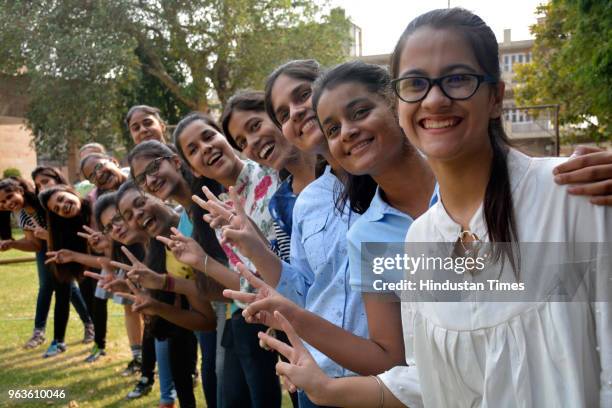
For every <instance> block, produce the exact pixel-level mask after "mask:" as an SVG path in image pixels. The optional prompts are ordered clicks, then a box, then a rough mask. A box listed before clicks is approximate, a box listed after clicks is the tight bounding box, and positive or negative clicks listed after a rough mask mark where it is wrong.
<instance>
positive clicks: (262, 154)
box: [259, 142, 274, 160]
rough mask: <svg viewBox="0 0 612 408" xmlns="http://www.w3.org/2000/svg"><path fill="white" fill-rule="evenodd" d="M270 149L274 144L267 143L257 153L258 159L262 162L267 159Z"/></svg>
mask: <svg viewBox="0 0 612 408" xmlns="http://www.w3.org/2000/svg"><path fill="white" fill-rule="evenodd" d="M272 149H274V142H270V143H268V144H267V145H265V146H264V147H263V148H262V149H261V150H260V151H259V158H260V159H262V160H264V159H267V158H268V156H269V155H270V153H271V152H272Z"/></svg>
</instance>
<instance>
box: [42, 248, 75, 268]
mask: <svg viewBox="0 0 612 408" xmlns="http://www.w3.org/2000/svg"><path fill="white" fill-rule="evenodd" d="M45 255H46V256H48V257H49V258H48V259H47V260H46V261H45V265H48V264H50V263H51V262H55V263H56V264H65V263H69V262H74V251H71V250H70V249H58V250H57V251H48V252H47V253H46V254H45Z"/></svg>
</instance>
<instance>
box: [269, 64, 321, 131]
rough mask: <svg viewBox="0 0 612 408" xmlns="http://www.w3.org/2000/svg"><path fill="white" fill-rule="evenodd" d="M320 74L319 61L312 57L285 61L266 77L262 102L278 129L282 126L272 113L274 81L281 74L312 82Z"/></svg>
mask: <svg viewBox="0 0 612 408" xmlns="http://www.w3.org/2000/svg"><path fill="white" fill-rule="evenodd" d="M320 74H321V66H320V65H319V63H318V62H317V61H315V60H313V59H307V60H293V61H289V62H286V63H285V64H283V65H281V66H280V67H278V68H276V69H275V70H274V71H272V73H271V74H270V75H269V76H268V78H266V87H265V88H264V94H265V95H264V102H265V105H266V112H268V116H270V118H271V119H272V121H273V122H274V124H275V125H276V126H278V128H279V129H280V128H281V127H282V126H281V124H280V122H279V121H278V120H277V119H276V114H275V113H274V107H273V106H272V88H273V87H274V83H275V82H276V80H277V79H278V77H280V76H281V75H286V76H288V77H289V78H293V79H297V80H302V81H308V82H314V81H315V80H316V79H317V78H318V77H319V75H320Z"/></svg>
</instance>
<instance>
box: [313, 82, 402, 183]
mask: <svg viewBox="0 0 612 408" xmlns="http://www.w3.org/2000/svg"><path fill="white" fill-rule="evenodd" d="M317 113H318V116H319V120H320V122H321V125H322V128H323V132H324V134H325V137H326V138H327V144H328V145H329V150H330V152H331V154H332V156H334V158H335V159H336V160H337V161H338V162H339V163H340V165H341V166H342V167H343V168H344V169H345V170H346V171H348V172H349V173H351V174H355V175H362V174H370V175H376V174H378V172H379V169H380V168H381V167H383V166H388V165H390V164H391V165H393V163H394V159H395V158H396V157H401V152H402V147H403V145H404V144H405V143H406V141H405V137H404V135H403V133H402V131H401V129H400V127H399V125H398V123H397V119H396V118H395V116H394V114H393V111H392V107H391V105H390V102H389V101H388V100H387V99H385V98H384V97H383V96H381V95H378V94H376V93H373V92H370V91H368V89H367V88H366V87H365V86H364V85H363V84H360V83H355V82H346V83H342V84H340V85H337V86H336V87H334V88H332V89H326V90H325V91H323V93H322V95H321V97H320V99H319V104H318V107H317Z"/></svg>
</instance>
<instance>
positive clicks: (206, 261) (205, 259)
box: [203, 254, 208, 275]
mask: <svg viewBox="0 0 612 408" xmlns="http://www.w3.org/2000/svg"><path fill="white" fill-rule="evenodd" d="M207 269H208V254H206V257H205V258H204V271H203V272H204V275H207V273H206V270H207Z"/></svg>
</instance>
